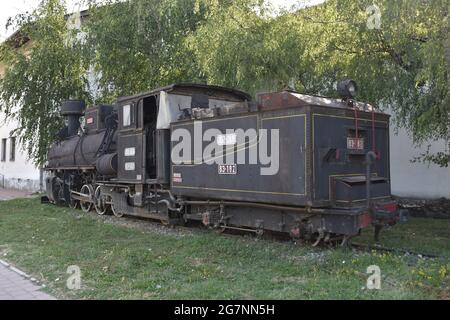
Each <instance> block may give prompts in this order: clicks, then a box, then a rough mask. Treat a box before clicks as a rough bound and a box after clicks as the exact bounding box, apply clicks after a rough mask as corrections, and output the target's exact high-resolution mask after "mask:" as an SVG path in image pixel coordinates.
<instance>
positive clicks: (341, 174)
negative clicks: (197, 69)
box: [45, 80, 406, 244]
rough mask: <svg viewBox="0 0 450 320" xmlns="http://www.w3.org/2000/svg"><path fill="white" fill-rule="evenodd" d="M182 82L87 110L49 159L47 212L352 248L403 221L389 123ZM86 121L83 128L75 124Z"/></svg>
mask: <svg viewBox="0 0 450 320" xmlns="http://www.w3.org/2000/svg"><path fill="white" fill-rule="evenodd" d="M338 91H339V93H340V95H341V97H342V99H331V98H325V97H319V96H311V95H304V94H299V93H297V92H294V91H292V90H284V91H281V92H273V93H263V94H259V95H257V97H256V99H255V101H252V98H251V96H249V95H248V94H247V93H244V92H242V91H238V90H234V89H230V88H224V87H219V86H211V85H203V84H187V83H179V84H173V85H170V86H167V87H163V88H159V89H156V90H152V91H149V92H145V93H141V94H138V95H133V96H128V97H121V98H119V99H117V101H116V103H115V104H114V105H97V106H93V107H90V108H88V109H86V110H85V103H84V102H83V101H77V100H70V101H65V102H64V103H62V106H61V115H62V116H64V117H65V118H66V126H65V127H64V128H63V129H62V130H61V131H60V133H59V134H58V139H57V141H56V142H55V143H54V144H53V145H52V146H51V148H50V149H49V151H48V161H47V164H46V166H45V170H46V171H47V178H46V190H47V198H48V200H49V201H50V202H51V203H55V204H61V205H68V206H71V207H73V208H76V207H78V206H79V207H81V209H82V210H83V211H85V212H88V211H90V210H93V209H95V211H96V212H97V213H98V214H99V215H103V214H105V213H108V212H112V213H113V214H114V215H116V216H118V217H121V216H123V215H127V216H137V217H143V218H150V219H156V220H160V221H161V222H163V223H165V224H183V223H185V222H188V221H191V220H196V221H200V222H202V223H203V224H204V225H206V226H208V227H210V228H215V229H218V230H220V231H223V230H227V229H238V230H245V231H250V232H255V233H256V234H258V235H260V234H262V233H263V232H264V231H266V230H270V231H273V232H281V233H287V234H289V235H291V236H292V237H293V238H303V239H314V241H315V244H318V243H319V242H321V241H332V240H336V239H337V240H339V241H342V242H343V243H345V242H346V241H347V240H348V239H350V238H351V237H353V236H355V235H358V234H359V233H360V231H361V230H362V229H363V228H366V227H370V226H374V227H375V236H376V237H378V234H379V231H380V230H381V228H382V227H383V226H386V225H393V224H395V223H396V222H398V221H399V220H403V219H404V218H405V217H406V213H405V212H403V211H402V210H400V209H399V207H398V205H397V203H396V202H395V201H394V200H393V199H392V197H391V193H390V172H389V116H388V115H387V114H384V113H382V112H380V111H378V110H376V109H375V108H374V107H372V106H371V105H369V104H366V103H361V102H357V101H355V100H354V99H353V96H354V95H355V92H356V83H355V82H353V81H351V80H346V81H344V82H342V83H339V84H338ZM81 118H84V119H83V122H84V124H83V126H81V125H80V119H81Z"/></svg>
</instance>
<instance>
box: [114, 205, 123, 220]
mask: <svg viewBox="0 0 450 320" xmlns="http://www.w3.org/2000/svg"><path fill="white" fill-rule="evenodd" d="M111 211H112V212H113V214H114V216H116V217H118V218H121V217H123V212H120V211H118V210H117V209H116V208H115V207H114V202H111Z"/></svg>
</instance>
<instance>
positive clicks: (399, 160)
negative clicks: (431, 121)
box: [390, 126, 450, 199]
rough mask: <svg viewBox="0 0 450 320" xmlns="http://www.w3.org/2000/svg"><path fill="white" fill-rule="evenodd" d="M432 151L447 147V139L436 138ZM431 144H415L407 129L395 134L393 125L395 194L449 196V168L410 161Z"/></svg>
mask: <svg viewBox="0 0 450 320" xmlns="http://www.w3.org/2000/svg"><path fill="white" fill-rule="evenodd" d="M430 144H431V145H432V147H431V149H430V151H435V152H436V151H442V150H444V147H445V143H444V141H433V142H431V143H430ZM427 146H428V144H424V145H423V146H422V147H415V146H414V144H413V142H412V139H411V138H410V137H409V136H408V134H407V132H406V131H405V130H404V129H399V130H398V135H397V134H395V132H394V128H393V127H392V126H391V143H390V151H391V184H392V194H394V195H396V196H400V197H411V198H421V199H422V198H423V199H425V198H430V199H433V198H440V197H445V198H447V199H450V167H447V168H441V167H439V166H437V165H434V164H426V163H420V162H419V163H411V160H412V159H414V157H417V156H419V155H420V154H422V153H424V152H425V151H426V150H427Z"/></svg>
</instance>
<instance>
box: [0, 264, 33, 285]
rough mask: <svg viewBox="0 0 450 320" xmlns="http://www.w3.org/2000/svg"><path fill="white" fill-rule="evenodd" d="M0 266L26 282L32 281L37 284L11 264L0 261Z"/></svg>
mask: <svg viewBox="0 0 450 320" xmlns="http://www.w3.org/2000/svg"><path fill="white" fill-rule="evenodd" d="M0 264H1V265H3V266H4V267H6V268H8V269H9V270H11V271H13V272H15V273H17V274H18V275H19V276H21V277H23V278H25V279H28V280H30V281H32V282H34V283H37V282H38V281H37V280H36V279H35V278H33V277H31V276H30V275H28V274H27V273H25V272H23V271H22V270H20V269H18V268H16V267H14V266H12V265H11V264H9V263H8V262H6V261H4V260H1V259H0Z"/></svg>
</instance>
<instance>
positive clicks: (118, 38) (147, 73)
mask: <svg viewBox="0 0 450 320" xmlns="http://www.w3.org/2000/svg"><path fill="white" fill-rule="evenodd" d="M89 11H90V17H89V22H88V23H87V25H86V28H85V32H86V34H87V42H86V49H87V51H88V53H89V54H90V57H91V59H90V61H91V63H92V65H93V66H94V68H95V70H96V71H97V74H98V75H99V76H100V78H99V82H100V97H101V98H102V99H104V100H110V101H111V100H113V99H114V98H115V97H117V96H120V95H129V94H131V93H136V92H139V91H144V90H148V89H150V88H154V87H158V86H163V85H166V84H170V83H172V82H176V81H183V80H184V81H188V80H190V81H192V80H198V79H197V77H196V72H195V64H194V60H193V57H192V55H190V52H188V51H186V50H185V47H184V38H185V37H186V36H187V35H188V34H190V33H192V32H194V31H195V29H196V28H197V26H198V25H199V24H200V23H201V22H202V21H203V20H204V18H205V15H204V11H205V10H204V6H202V5H199V4H198V3H197V1H196V0H164V1H161V0H129V1H127V2H117V1H112V0H108V1H106V2H105V1H101V2H100V4H98V3H96V2H91V7H90V9H89Z"/></svg>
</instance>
